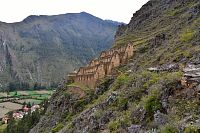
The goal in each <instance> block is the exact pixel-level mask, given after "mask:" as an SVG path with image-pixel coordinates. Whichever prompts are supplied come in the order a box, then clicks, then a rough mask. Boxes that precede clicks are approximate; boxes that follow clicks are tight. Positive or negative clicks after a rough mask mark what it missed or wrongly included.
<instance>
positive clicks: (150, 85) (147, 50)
mask: <svg viewBox="0 0 200 133" xmlns="http://www.w3.org/2000/svg"><path fill="white" fill-rule="evenodd" d="M199 27H200V2H199V0H176V1H174V0H150V1H149V2H148V3H147V4H145V5H144V6H143V7H142V8H141V9H140V10H139V11H138V12H136V13H135V14H134V15H133V17H132V19H131V21H130V23H129V24H128V25H123V26H120V28H119V29H118V31H117V33H116V39H115V42H114V44H113V47H119V46H122V45H125V44H127V43H128V42H130V41H131V42H133V44H134V46H135V49H136V52H135V55H134V56H133V57H132V59H131V60H129V63H127V64H126V65H123V66H120V67H119V68H118V69H117V72H118V75H117V76H113V77H108V78H105V79H104V80H102V81H101V83H100V85H99V86H98V87H97V88H96V89H95V90H87V89H85V88H83V87H78V86H76V87H75V86H74V87H73V86H71V85H67V84H66V83H63V85H62V86H60V88H62V89H58V90H57V92H56V93H55V94H54V96H53V97H52V98H51V100H50V105H49V107H48V110H47V112H46V115H45V116H43V118H42V119H41V120H40V122H39V123H38V124H37V125H36V126H35V127H34V128H33V129H32V130H31V131H30V132H31V133H36V132H51V131H52V132H60V133H68V132H70V133H87V132H90V133H97V132H102V133H107V132H119V133H126V132H128V133H139V132H154V133H157V132H158V133H160V132H161V133H175V132H185V133H189V132H194V133H198V132H199V131H200V117H199V116H200V111H199V107H200V101H199V98H200V95H199V94H200V89H199V88H200V82H199V81H200V80H199V79H200V76H199V64H200V58H199V57H200V54H199V52H200V34H199V33H200V29H199ZM58 112H59V113H58Z"/></svg>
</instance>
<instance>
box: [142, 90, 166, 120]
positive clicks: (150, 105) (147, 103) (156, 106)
mask: <svg viewBox="0 0 200 133" xmlns="http://www.w3.org/2000/svg"><path fill="white" fill-rule="evenodd" d="M159 97H160V93H159V90H158V89H154V90H152V91H151V92H150V94H149V95H148V96H146V97H144V98H143V101H144V108H145V110H146V111H147V113H148V114H149V117H150V119H152V117H153V114H154V112H155V111H157V110H161V109H162V105H161V102H160V98H159Z"/></svg>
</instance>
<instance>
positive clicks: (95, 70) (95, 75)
mask: <svg viewBox="0 0 200 133" xmlns="http://www.w3.org/2000/svg"><path fill="white" fill-rule="evenodd" d="M133 54H134V46H133V45H132V44H131V43H129V44H128V45H126V46H125V47H120V48H111V49H109V50H107V51H103V52H101V54H100V56H99V58H96V59H94V60H92V61H91V62H90V63H89V64H88V65H87V66H86V67H80V68H79V70H78V71H77V72H76V71H74V72H72V73H69V74H68V76H67V79H68V81H70V82H75V83H78V84H80V85H83V86H86V87H89V88H95V86H96V83H97V81H98V80H100V79H103V78H104V77H105V76H107V75H110V74H111V73H112V70H113V68H116V67H118V66H120V64H124V63H126V62H127V61H128V59H130V58H131V57H132V56H133Z"/></svg>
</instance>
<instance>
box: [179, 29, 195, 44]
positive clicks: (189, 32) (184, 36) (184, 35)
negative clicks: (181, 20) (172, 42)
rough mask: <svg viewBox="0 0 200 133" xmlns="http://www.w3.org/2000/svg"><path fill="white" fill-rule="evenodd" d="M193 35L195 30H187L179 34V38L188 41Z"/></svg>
mask: <svg viewBox="0 0 200 133" xmlns="http://www.w3.org/2000/svg"><path fill="white" fill-rule="evenodd" d="M194 37H195V31H194V30H193V31H192V30H187V31H185V32H184V33H182V34H180V40H181V41H182V42H189V41H191V40H192V39H193V38H194Z"/></svg>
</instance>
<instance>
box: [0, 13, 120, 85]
mask: <svg viewBox="0 0 200 133" xmlns="http://www.w3.org/2000/svg"><path fill="white" fill-rule="evenodd" d="M119 24H120V23H118V22H111V21H107V20H105V21H104V20H102V19H100V18H97V17H95V16H92V15H90V14H88V13H85V12H81V13H70V14H63V15H56V16H29V17H27V18H26V19H24V20H23V21H22V22H18V23H11V24H7V23H3V22H0V84H4V83H7V82H11V81H14V80H20V81H23V82H32V83H33V82H41V83H43V84H49V83H50V82H52V81H54V82H58V81H60V80H61V79H62V78H63V77H64V75H66V74H67V73H68V72H70V71H72V70H73V69H75V68H78V67H79V66H82V65H84V64H86V63H87V62H88V61H89V60H90V59H91V58H93V57H94V56H96V55H98V53H99V52H100V51H102V50H104V49H106V48H109V47H110V46H111V43H112V42H113V39H114V34H115V31H116V29H117V27H118V25H119Z"/></svg>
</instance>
